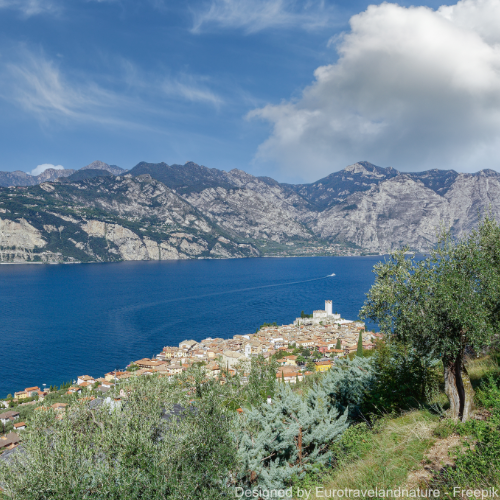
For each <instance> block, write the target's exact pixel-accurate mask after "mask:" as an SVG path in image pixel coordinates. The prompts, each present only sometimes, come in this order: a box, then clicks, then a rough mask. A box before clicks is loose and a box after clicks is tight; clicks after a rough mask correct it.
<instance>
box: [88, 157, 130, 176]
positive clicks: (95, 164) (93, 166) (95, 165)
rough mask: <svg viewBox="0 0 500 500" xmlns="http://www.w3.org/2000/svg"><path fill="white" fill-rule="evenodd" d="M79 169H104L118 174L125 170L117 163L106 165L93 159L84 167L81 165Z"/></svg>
mask: <svg viewBox="0 0 500 500" xmlns="http://www.w3.org/2000/svg"><path fill="white" fill-rule="evenodd" d="M80 170H106V171H107V172H110V173H111V174H113V175H120V174H121V173H123V172H124V171H125V170H124V169H123V168H120V167H118V166H117V165H108V164H107V163H104V162H103V161H100V160H96V161H93V162H92V163H89V164H88V165H86V166H85V167H82V168H81V169H80Z"/></svg>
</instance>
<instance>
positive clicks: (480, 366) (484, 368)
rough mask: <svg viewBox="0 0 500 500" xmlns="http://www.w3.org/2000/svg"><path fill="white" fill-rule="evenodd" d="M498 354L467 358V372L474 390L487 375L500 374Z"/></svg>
mask: <svg viewBox="0 0 500 500" xmlns="http://www.w3.org/2000/svg"><path fill="white" fill-rule="evenodd" d="M499 361H500V354H498V353H493V354H490V355H487V356H484V357H482V358H477V359H474V358H472V359H469V360H468V361H467V362H466V366H467V372H468V373H469V377H470V380H471V383H472V386H473V387H474V390H476V389H477V387H478V386H479V385H480V384H481V381H482V380H484V379H485V378H486V377H487V376H488V375H500V365H499Z"/></svg>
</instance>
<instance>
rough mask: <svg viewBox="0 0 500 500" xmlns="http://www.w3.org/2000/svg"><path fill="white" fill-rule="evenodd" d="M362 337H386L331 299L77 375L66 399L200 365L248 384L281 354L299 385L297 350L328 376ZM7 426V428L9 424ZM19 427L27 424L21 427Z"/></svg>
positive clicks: (18, 396)
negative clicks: (273, 321) (267, 322)
mask: <svg viewBox="0 0 500 500" xmlns="http://www.w3.org/2000/svg"><path fill="white" fill-rule="evenodd" d="M360 332H361V336H362V343H363V348H364V349H373V348H374V347H375V342H376V340H377V339H379V338H382V335H381V334H379V333H375V332H370V331H366V330H365V324H364V323H362V322H358V321H349V320H345V319H342V318H341V315H340V314H337V313H333V312H332V302H331V301H329V300H327V301H325V309H324V310H317V311H314V312H313V314H312V317H304V318H303V317H300V318H297V319H296V320H295V321H294V322H293V323H292V324H290V325H282V326H267V327H263V328H261V329H260V330H259V331H258V332H256V333H253V334H251V333H249V334H243V335H234V336H233V337H232V338H230V339H222V338H211V337H208V338H206V339H203V340H200V341H195V340H184V341H182V342H181V343H180V344H179V345H178V346H166V347H164V348H163V350H162V352H161V353H159V354H158V355H157V356H156V358H153V359H150V358H142V359H139V360H137V361H134V362H133V363H131V364H130V365H129V366H128V367H127V369H126V370H116V371H112V372H109V373H106V374H105V375H104V377H99V378H94V377H91V376H89V375H82V376H79V377H78V378H77V380H76V383H75V384H74V385H73V386H72V387H69V388H68V389H67V394H82V393H84V392H85V391H86V390H88V389H94V390H97V391H98V392H100V393H102V394H105V393H106V392H108V391H109V390H111V389H112V388H113V387H114V386H115V384H117V383H119V382H120V381H122V380H126V379H128V378H130V377H137V376H141V375H151V374H153V373H158V374H161V375H162V376H167V377H171V376H174V375H177V374H180V373H182V372H183V371H186V370H188V369H189V367H191V366H192V365H193V364H196V363H199V364H201V366H203V368H204V370H205V371H206V373H207V377H211V378H214V379H219V378H220V377H221V372H222V371H224V372H226V373H228V374H229V375H234V374H236V373H238V374H239V375H240V377H241V380H242V382H243V383H245V381H246V380H247V376H248V368H249V361H250V360H251V358H252V357H255V356H259V355H261V356H263V357H264V358H266V359H268V358H270V357H271V356H273V355H276V354H278V355H277V356H275V359H277V361H278V365H279V367H278V369H277V372H276V379H277V380H278V381H280V382H284V383H290V384H295V383H297V382H300V381H302V380H304V377H307V376H309V375H311V374H312V373H313V371H312V370H313V368H312V366H311V362H310V363H308V369H306V368H305V366H304V364H303V363H300V361H303V359H301V358H300V357H299V356H301V354H300V353H299V354H297V355H294V354H292V353H291V351H292V350H293V349H296V348H299V349H301V352H302V353H303V352H304V351H309V353H314V356H313V357H311V358H309V359H310V360H311V361H312V359H314V372H324V371H327V370H329V369H330V368H331V367H332V366H333V365H334V364H335V360H336V359H338V358H341V357H343V356H346V355H348V354H349V353H352V352H355V351H356V350H357V347H358V340H359V335H360ZM280 352H281V354H279V353H280ZM296 352H297V351H296ZM46 394H47V391H41V390H40V389H39V388H38V387H28V388H26V389H25V390H24V391H20V392H16V393H15V395H14V399H15V400H17V401H21V400H23V399H27V398H30V397H34V396H38V398H37V399H38V400H39V401H40V400H43V398H44V396H45V395H46ZM65 406H66V405H65V404H64V403H56V404H55V405H53V408H54V410H56V411H60V410H63V409H64V407H65ZM56 407H57V408H56ZM16 414H17V417H18V416H19V413H16V412H15V411H9V412H6V413H4V414H2V415H0V421H1V422H2V423H3V421H4V420H5V419H14V420H15V419H16ZM5 422H6V423H7V420H5ZM21 424H23V425H25V424H24V423H22V422H21ZM15 425H16V424H15ZM19 427H22V426H19ZM15 430H18V428H16V429H15ZM13 434H15V433H14V432H12V433H10V434H8V435H6V436H3V437H0V450H1V449H2V448H9V447H14V446H16V445H17V443H18V442H19V436H18V435H17V434H16V435H13ZM16 440H17V441H16Z"/></svg>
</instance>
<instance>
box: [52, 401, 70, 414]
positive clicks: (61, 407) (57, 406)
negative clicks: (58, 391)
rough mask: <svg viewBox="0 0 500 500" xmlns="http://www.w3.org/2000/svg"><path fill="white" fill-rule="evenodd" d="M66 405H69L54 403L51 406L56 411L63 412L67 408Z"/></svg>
mask: <svg viewBox="0 0 500 500" xmlns="http://www.w3.org/2000/svg"><path fill="white" fill-rule="evenodd" d="M66 406H68V403H54V404H53V405H52V406H51V408H52V409H53V410H54V411H56V412H62V411H64V410H66Z"/></svg>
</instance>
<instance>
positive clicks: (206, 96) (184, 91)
mask: <svg viewBox="0 0 500 500" xmlns="http://www.w3.org/2000/svg"><path fill="white" fill-rule="evenodd" d="M196 80H197V79H196V78H195V77H192V76H189V77H185V76H184V77H181V78H180V79H175V78H174V79H168V80H166V81H165V82H164V83H163V85H162V90H163V91H164V92H165V94H166V95H167V96H172V97H180V98H182V99H185V100H187V101H191V102H201V103H207V104H213V105H214V106H220V105H221V104H222V103H223V100H222V98H221V97H219V96H218V95H217V94H215V93H214V92H212V91H211V90H210V89H209V88H207V87H206V86H205V85H203V84H200V82H198V81H196Z"/></svg>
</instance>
